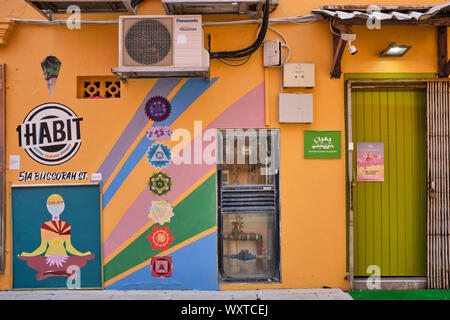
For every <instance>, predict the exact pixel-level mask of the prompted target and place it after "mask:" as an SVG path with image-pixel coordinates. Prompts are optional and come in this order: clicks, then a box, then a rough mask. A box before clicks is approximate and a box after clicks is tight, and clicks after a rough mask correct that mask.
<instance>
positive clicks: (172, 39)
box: [112, 15, 209, 79]
mask: <svg viewBox="0 0 450 320" xmlns="http://www.w3.org/2000/svg"><path fill="white" fill-rule="evenodd" d="M112 72H113V73H114V74H116V75H118V76H119V77H121V78H122V79H126V78H156V77H158V78H162V77H205V76H206V74H208V75H209V53H208V51H206V49H205V48H204V39H203V27H202V17H201V16H199V15H191V16H187V15H174V16H121V17H119V67H118V68H113V69H112Z"/></svg>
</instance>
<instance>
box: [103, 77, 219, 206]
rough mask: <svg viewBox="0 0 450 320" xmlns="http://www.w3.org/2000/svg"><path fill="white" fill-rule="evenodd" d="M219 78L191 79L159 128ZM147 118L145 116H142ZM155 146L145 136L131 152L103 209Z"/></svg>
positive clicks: (173, 101) (175, 98)
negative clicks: (207, 79) (149, 149)
mask: <svg viewBox="0 0 450 320" xmlns="http://www.w3.org/2000/svg"><path fill="white" fill-rule="evenodd" d="M217 79H218V78H214V79H211V82H207V81H205V80H203V79H190V80H188V81H186V83H185V84H184V85H183V86H182V87H181V88H180V90H179V91H178V92H177V94H176V95H175V96H174V97H173V98H172V100H171V101H170V102H171V105H172V112H171V114H170V116H169V117H168V118H167V119H166V120H164V121H161V122H157V123H155V125H158V126H170V125H172V124H173V122H174V121H175V120H176V119H178V117H180V116H181V114H183V112H184V111H186V110H187V109H188V108H189V106H191V105H192V103H194V101H195V100H197V99H198V98H199V97H200V96H201V95H202V94H203V93H204V92H205V91H206V90H208V88H209V87H211V86H212V85H213V84H214V83H215V82H216V81H217ZM142 116H143V117H144V116H145V115H144V114H143V115H142ZM152 144H153V141H150V140H149V139H148V138H147V137H146V136H145V135H144V136H143V137H142V138H141V140H140V141H139V143H138V145H137V146H136V147H135V148H134V150H133V151H132V152H131V154H130V156H129V157H128V158H127V160H126V161H125V163H124V165H123V166H122V168H121V169H120V170H119V172H118V173H117V175H116V176H115V177H114V179H113V181H112V182H111V184H110V185H109V187H108V189H106V191H105V192H104V194H103V209H104V208H106V206H107V205H108V203H109V201H111V199H112V198H113V197H114V195H115V194H116V192H117V190H119V188H120V186H121V185H122V183H123V182H124V181H125V179H126V178H127V177H128V175H129V174H130V173H131V171H133V169H134V168H135V167H136V165H137V164H138V163H139V161H140V160H141V159H142V157H144V156H145V154H146V152H147V150H148V148H149V147H150V146H151V145H152Z"/></svg>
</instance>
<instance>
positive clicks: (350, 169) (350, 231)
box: [347, 80, 356, 290]
mask: <svg viewBox="0 0 450 320" xmlns="http://www.w3.org/2000/svg"><path fill="white" fill-rule="evenodd" d="M347 139H348V140H347V142H348V145H347V148H348V153H347V157H348V158H347V166H348V194H349V211H348V273H349V275H348V280H349V282H350V290H353V288H354V265H353V248H354V246H353V245H354V243H353V188H354V186H355V182H354V179H355V178H356V177H353V164H352V161H353V149H354V147H355V146H353V139H352V85H351V80H348V81H347ZM350 144H351V145H352V148H350V147H349V145H350Z"/></svg>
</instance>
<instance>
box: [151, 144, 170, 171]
mask: <svg viewBox="0 0 450 320" xmlns="http://www.w3.org/2000/svg"><path fill="white" fill-rule="evenodd" d="M147 158H148V162H150V164H151V165H152V166H154V167H156V168H163V167H165V166H167V165H168V164H169V162H170V159H171V158H172V151H170V148H169V147H168V146H167V145H165V144H163V143H157V144H154V145H152V146H151V147H150V148H149V149H148V152H147Z"/></svg>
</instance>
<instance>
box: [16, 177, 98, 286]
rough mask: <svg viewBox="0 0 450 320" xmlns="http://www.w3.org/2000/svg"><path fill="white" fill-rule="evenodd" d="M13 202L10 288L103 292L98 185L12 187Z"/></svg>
mask: <svg viewBox="0 0 450 320" xmlns="http://www.w3.org/2000/svg"><path fill="white" fill-rule="evenodd" d="M78 197H80V198H81V199H84V200H83V201H79V199H80V198H78ZM12 200H13V212H14V217H13V240H14V253H15V258H14V275H15V277H14V279H13V287H14V288H17V289H19V288H21V289H23V288H68V286H69V287H70V286H72V285H73V284H72V280H76V281H77V283H78V287H79V288H101V287H102V267H101V266H102V249H101V248H102V246H101V225H100V188H99V186H98V185H78V186H77V185H72V186H52V187H50V186H33V187H14V188H13V191H12Z"/></svg>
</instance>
